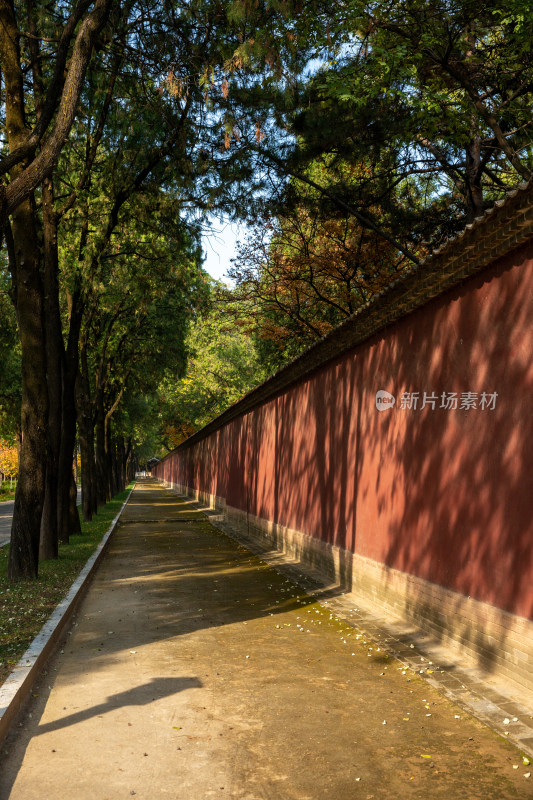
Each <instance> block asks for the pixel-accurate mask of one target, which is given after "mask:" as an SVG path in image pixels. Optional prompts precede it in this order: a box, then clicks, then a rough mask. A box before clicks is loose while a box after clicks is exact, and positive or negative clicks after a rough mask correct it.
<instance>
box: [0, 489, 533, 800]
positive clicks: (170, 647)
mask: <svg viewBox="0 0 533 800" xmlns="http://www.w3.org/2000/svg"><path fill="white" fill-rule="evenodd" d="M2 751H3V752H2V756H1V759H0V798H1V799H2V800H7V798H11V799H12V800H48V798H50V797H66V798H68V799H69V800H70V798H72V799H73V800H74V799H75V800H89V798H90V800H119V798H127V797H131V796H136V797H137V798H139V800H159V798H176V800H207V798H223V797H231V798H239V800H266V799H268V800H322V798H331V799H332V800H359V799H360V798H361V799H362V800H373V799H374V798H375V800H378V799H379V800H381V798H386V797H391V798H395V800H409V799H410V798H424V800H439V799H440V798H443V799H444V798H445V799H446V800H450V799H453V800H455V799H456V798H465V799H466V800H475V799H476V798H480V799H481V798H482V799H483V800H491V798H493V800H506V799H507V798H531V797H533V778H528V777H525V776H524V775H525V774H527V773H528V772H529V767H526V766H524V765H523V764H522V760H521V757H520V754H519V752H518V750H516V749H515V748H514V747H513V746H512V745H510V744H509V743H508V742H506V741H504V740H503V739H501V738H500V737H498V736H497V735H496V734H495V733H493V732H492V731H490V730H489V729H488V728H486V727H485V726H483V725H482V724H481V723H479V722H477V721H476V720H474V719H472V718H470V717H469V716H468V715H467V714H465V712H464V711H462V710H460V709H459V708H458V707H457V706H455V705H453V704H452V703H450V702H449V701H448V700H446V699H445V698H444V697H443V696H442V695H441V694H439V693H438V692H437V691H436V690H435V689H434V688H433V687H431V686H429V685H428V684H427V683H426V682H425V681H424V680H423V679H422V678H421V677H419V676H416V675H415V674H414V673H412V672H407V671H406V670H404V669H402V667H401V665H399V664H398V663H397V662H395V661H394V660H393V659H392V658H390V657H387V655H386V654H385V653H384V652H382V651H381V650H378V647H377V645H374V644H373V643H372V642H371V641H370V640H368V639H366V638H365V636H364V635H363V634H361V633H359V632H358V631H357V630H356V629H354V628H352V627H350V626H349V625H348V624H347V623H346V622H345V621H343V620H341V619H339V618H337V617H336V616H335V615H334V614H332V613H331V612H330V610H329V608H328V606H327V605H326V604H324V605H319V604H318V603H317V602H316V601H315V600H314V599H313V598H311V597H310V596H309V595H306V594H305V593H304V592H303V590H302V589H299V588H298V587H297V586H296V585H295V584H294V583H292V582H291V581H290V580H289V579H287V578H286V577H284V576H283V575H281V574H280V573H278V572H276V571H274V569H272V567H270V566H268V565H267V564H266V563H265V562H263V561H261V560H260V559H259V558H258V557H257V556H255V555H253V554H251V553H250V552H249V551H247V550H246V549H245V548H244V547H243V546H242V545H240V544H239V543H237V542H235V541H234V540H232V539H230V538H228V537H227V536H226V535H225V534H223V533H222V532H221V531H219V530H217V529H215V528H214V527H212V526H211V525H210V524H209V522H207V521H206V519H205V517H203V516H202V515H201V514H200V513H199V512H198V511H196V510H195V509H194V508H193V507H192V506H191V505H190V504H188V503H187V502H184V501H182V500H180V499H179V498H177V497H176V495H174V494H173V493H172V492H170V491H169V490H165V489H161V488H159V487H158V486H157V485H156V484H155V483H152V482H150V480H149V479H148V480H146V481H145V482H141V483H140V484H139V486H138V488H137V489H136V490H135V491H134V493H133V495H132V497H131V499H130V502H129V503H128V506H127V507H126V510H125V512H124V516H123V524H121V526H120V527H119V528H118V529H117V531H116V533H115V535H114V539H113V541H112V544H111V547H110V549H109V551H108V554H107V555H106V558H105V559H104V561H103V564H102V566H101V567H100V569H99V572H98V574H97V576H96V578H95V580H94V582H93V584H92V587H91V588H90V590H89V593H88V595H87V597H86V599H85V601H84V603H83V605H82V606H81V608H80V611H79V614H78V617H77V621H76V622H75V624H74V626H73V628H72V631H71V633H70V635H69V636H68V637H67V641H66V642H65V644H64V645H63V647H62V650H61V652H60V653H58V654H57V656H56V658H55V660H54V661H52V662H51V664H50V665H49V667H48V670H47V674H46V675H44V676H43V679H42V681H41V683H40V685H39V686H38V687H37V688H36V689H35V690H34V697H33V699H32V702H31V706H30V708H29V710H28V712H27V713H26V715H25V718H24V721H23V722H22V723H21V726H20V727H19V728H18V729H17V731H16V733H15V734H13V735H12V736H11V738H10V739H8V740H7V741H6V742H5V743H4V745H3V747H2ZM514 767H518V768H517V769H514ZM532 771H533V770H532Z"/></svg>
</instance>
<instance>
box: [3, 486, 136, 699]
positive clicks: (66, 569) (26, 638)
mask: <svg viewBox="0 0 533 800" xmlns="http://www.w3.org/2000/svg"><path fill="white" fill-rule="evenodd" d="M129 488H130V487H128V488H127V489H126V490H125V491H124V492H120V494H117V495H116V496H115V497H114V498H113V500H111V502H109V503H107V504H106V505H105V506H103V507H102V508H101V509H99V511H98V514H96V515H95V516H94V517H93V519H92V521H91V522H83V521H82V523H81V528H82V532H81V534H80V535H77V536H71V537H70V543H69V544H68V545H61V544H60V545H59V558H58V559H57V560H55V559H54V560H50V561H42V562H41V563H40V564H39V578H38V580H36V581H21V582H20V583H11V581H9V580H8V578H7V560H8V550H9V546H6V547H3V548H1V549H0V684H2V683H3V682H4V680H5V679H6V677H7V676H8V675H9V673H10V672H11V670H12V669H13V667H14V666H15V664H16V663H17V661H18V660H19V659H20V658H21V656H22V655H23V654H24V653H25V651H26V650H27V649H28V647H29V645H30V644H31V642H32V641H33V639H34V638H35V636H36V635H37V634H38V633H39V631H40V629H41V628H42V626H43V625H44V623H45V622H46V620H47V619H48V617H49V616H50V615H51V614H52V612H53V611H54V609H55V607H56V606H57V604H58V603H59V602H60V601H61V600H62V599H63V597H65V595H66V594H67V593H68V591H69V589H70V587H71V586H72V584H73V582H74V580H75V579H76V577H77V576H78V574H79V572H80V570H81V569H82V568H83V567H84V566H85V563H86V562H87V560H88V559H89V558H90V556H91V555H92V553H93V552H94V550H95V548H96V546H97V545H98V544H99V542H100V541H101V539H102V537H103V535H104V533H105V532H106V531H107V529H108V528H109V525H110V524H111V522H112V520H113V519H114V518H115V516H116V515H117V514H118V512H119V510H120V507H121V506H122V503H123V502H124V500H125V499H126V497H127V495H128V492H129Z"/></svg>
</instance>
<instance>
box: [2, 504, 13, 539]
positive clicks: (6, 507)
mask: <svg viewBox="0 0 533 800" xmlns="http://www.w3.org/2000/svg"><path fill="white" fill-rule="evenodd" d="M12 516H13V500H7V501H6V502H5V503H0V547H3V546H4V545H5V544H7V543H8V542H9V538H10V536H11V517H12Z"/></svg>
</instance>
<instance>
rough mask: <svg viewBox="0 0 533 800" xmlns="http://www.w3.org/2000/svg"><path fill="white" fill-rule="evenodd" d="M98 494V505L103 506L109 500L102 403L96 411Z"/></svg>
mask: <svg viewBox="0 0 533 800" xmlns="http://www.w3.org/2000/svg"><path fill="white" fill-rule="evenodd" d="M95 427H96V487H97V488H96V494H97V499H98V505H99V506H103V505H105V503H106V502H107V500H108V484H107V464H106V440H105V439H106V436H105V413H104V410H103V407H102V406H101V403H98V407H97V411H96V426H95Z"/></svg>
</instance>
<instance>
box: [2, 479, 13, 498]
mask: <svg viewBox="0 0 533 800" xmlns="http://www.w3.org/2000/svg"><path fill="white" fill-rule="evenodd" d="M14 498H15V484H13V488H12V489H10V487H9V483H8V482H7V481H6V482H5V483H3V484H2V486H0V503H3V502H4V501H5V500H14Z"/></svg>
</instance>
